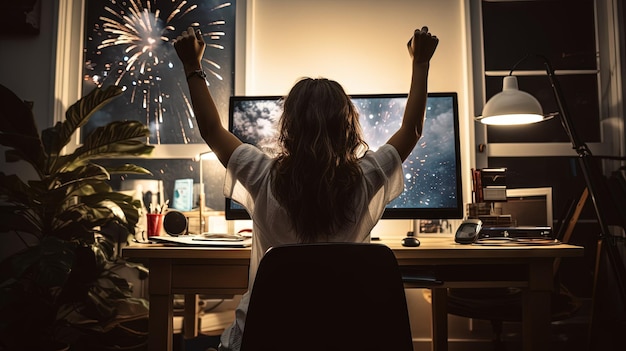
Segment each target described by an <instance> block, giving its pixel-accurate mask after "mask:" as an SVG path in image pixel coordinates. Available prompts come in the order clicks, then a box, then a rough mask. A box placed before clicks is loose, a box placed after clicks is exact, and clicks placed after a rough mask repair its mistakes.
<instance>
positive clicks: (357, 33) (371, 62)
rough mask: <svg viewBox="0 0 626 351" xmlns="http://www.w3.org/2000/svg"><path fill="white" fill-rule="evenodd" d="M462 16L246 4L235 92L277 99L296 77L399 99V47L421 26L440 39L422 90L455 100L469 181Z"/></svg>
mask: <svg viewBox="0 0 626 351" xmlns="http://www.w3.org/2000/svg"><path fill="white" fill-rule="evenodd" d="M466 12H467V11H466V9H465V4H464V1H462V0H419V1H416V0H393V1H374V0H342V1H336V0H319V1H290V0H256V1H255V0H249V1H248V6H247V18H248V20H247V28H246V36H247V38H248V40H247V41H246V43H247V45H246V47H245V67H246V75H245V87H244V89H243V90H242V89H241V87H238V89H239V90H240V91H243V92H244V93H245V94H248V95H284V94H286V93H287V92H288V91H289V89H290V88H291V86H292V85H293V84H294V83H295V82H296V80H298V79H299V78H301V77H303V76H309V77H320V76H323V77H327V78H330V79H334V80H337V81H338V82H340V83H341V84H342V85H343V86H344V88H345V89H346V91H347V93H348V94H367V93H403V92H407V91H408V87H409V83H410V77H411V66H410V57H409V55H408V52H407V49H406V43H407V41H408V40H409V39H410V37H411V36H412V33H413V30H414V29H415V28H421V26H423V25H427V26H428V27H429V29H430V31H431V32H432V33H434V34H435V35H437V37H438V38H439V39H440V42H439V46H438V48H437V51H436V53H435V55H434V57H433V59H432V61H431V69H430V75H429V91H431V92H448V91H453V92H457V93H458V94H459V113H460V116H461V122H460V128H461V135H462V139H461V147H462V151H463V153H464V155H463V159H462V167H463V170H462V172H463V173H462V175H466V174H470V171H469V168H470V164H472V163H473V160H472V157H473V156H472V152H471V151H472V150H471V148H470V147H469V145H473V142H472V141H471V139H473V137H472V138H470V135H473V125H474V122H473V120H471V117H473V116H470V114H469V111H473V108H470V107H469V101H471V100H470V97H471V95H470V89H469V88H468V81H469V79H470V72H469V70H468V67H469V65H468V62H467V60H468V59H469V57H470V55H468V52H467V50H468V45H469V34H468V33H469V32H468V31H467V30H466V17H465V16H466V15H465V14H466ZM465 181H466V182H464V183H465V184H464V189H465V196H464V198H465V199H469V198H470V197H469V191H470V187H469V183H468V182H467V179H465ZM466 202H467V201H466ZM453 227H454V226H453ZM408 230H410V223H409V221H385V222H384V223H381V225H379V226H377V228H376V229H375V232H374V234H376V235H381V236H383V235H393V236H404V235H405V234H406V232H407V231H408Z"/></svg>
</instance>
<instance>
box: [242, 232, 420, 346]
mask: <svg viewBox="0 0 626 351" xmlns="http://www.w3.org/2000/svg"><path fill="white" fill-rule="evenodd" d="M241 350H242V351H251V350H263V351H266V350H290V351H292V350H316V351H318V350H385V351H393V350H398V351H401V350H413V346H412V339H411V329H410V324H409V316H408V311H407V305H406V297H405V294H404V286H403V284H402V278H401V275H400V271H399V269H398V263H397V261H396V258H395V256H394V254H393V251H391V249H389V248H388V247H387V246H384V245H379V244H365V243H363V244H355V243H324V244H305V245H285V246H278V247H274V248H272V249H270V250H269V251H268V252H267V253H266V254H265V256H264V257H263V259H262V260H261V263H260V265H259V269H258V271H257V274H256V279H255V282H254V286H253V288H252V295H251V297H250V304H249V308H248V314H247V317H246V324H245V328H244V333H243V340H242V347H241Z"/></svg>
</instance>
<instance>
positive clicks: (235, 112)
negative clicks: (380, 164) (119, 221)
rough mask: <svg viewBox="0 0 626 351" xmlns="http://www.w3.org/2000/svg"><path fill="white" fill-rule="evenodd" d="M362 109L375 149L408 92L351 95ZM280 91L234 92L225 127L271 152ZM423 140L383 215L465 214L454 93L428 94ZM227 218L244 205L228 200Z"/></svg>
mask: <svg viewBox="0 0 626 351" xmlns="http://www.w3.org/2000/svg"><path fill="white" fill-rule="evenodd" d="M351 99H352V102H353V103H354V105H355V107H356V108H357V109H358V111H359V114H360V120H361V126H362V129H363V134H364V138H365V141H366V142H367V144H368V145H369V147H370V149H372V150H376V149H377V148H378V147H380V146H381V145H383V144H384V143H385V142H387V140H388V139H389V137H391V135H392V134H393V133H395V131H396V130H398V128H399V127H400V124H401V123H402V116H403V113H404V109H405V106H406V99H407V95H406V94H376V95H351ZM281 103H282V97H280V96H233V97H231V98H230V111H229V129H230V131H232V132H233V133H234V134H235V135H236V136H237V137H238V138H239V139H241V141H243V142H244V143H249V144H253V145H256V146H257V147H259V148H260V149H261V150H263V151H264V152H266V153H268V154H270V155H275V153H276V150H277V137H278V131H277V126H278V119H279V118H280V114H281V111H282V110H281ZM422 134H423V135H422V137H421V139H420V140H419V141H418V143H417V145H416V146H415V148H414V149H413V152H412V153H411V154H410V155H409V157H408V158H407V159H406V160H405V161H404V163H403V165H402V167H403V173H404V191H403V192H402V194H401V195H400V196H399V197H397V198H396V199H394V200H393V201H391V202H390V203H389V204H388V205H387V207H386V208H385V212H384V213H383V218H385V219H444V218H445V219H451V218H462V217H463V199H462V186H461V161H460V160H461V158H460V149H459V118H458V105H457V94H456V93H429V94H428V100H427V106H426V120H425V122H424V129H423V133H422ZM225 213H226V219H249V218H250V217H249V215H248V213H247V212H246V210H245V209H244V208H243V207H242V206H241V205H239V204H238V203H236V202H235V201H232V200H230V199H226V208H225Z"/></svg>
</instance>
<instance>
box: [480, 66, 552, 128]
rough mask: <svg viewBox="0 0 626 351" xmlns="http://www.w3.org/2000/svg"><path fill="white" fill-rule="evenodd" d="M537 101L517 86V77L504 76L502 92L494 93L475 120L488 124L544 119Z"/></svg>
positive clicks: (531, 121) (528, 121)
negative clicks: (481, 113)
mask: <svg viewBox="0 0 626 351" xmlns="http://www.w3.org/2000/svg"><path fill="white" fill-rule="evenodd" d="M545 119H546V117H545V116H544V115H543V109H542V108H541V104H539V101H537V99H535V98H534V97H533V96H532V95H530V94H528V93H527V92H524V91H521V90H519V89H518V88H517V77H515V76H506V77H504V80H503V81H502V92H500V93H498V94H496V95H494V96H493V97H492V98H491V99H489V101H487V103H486V104H485V107H484V108H483V115H482V116H480V117H477V118H476V120H477V121H480V122H481V123H483V124H490V125H520V124H529V123H536V122H541V121H543V120H545Z"/></svg>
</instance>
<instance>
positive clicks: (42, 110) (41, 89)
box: [0, 0, 58, 174]
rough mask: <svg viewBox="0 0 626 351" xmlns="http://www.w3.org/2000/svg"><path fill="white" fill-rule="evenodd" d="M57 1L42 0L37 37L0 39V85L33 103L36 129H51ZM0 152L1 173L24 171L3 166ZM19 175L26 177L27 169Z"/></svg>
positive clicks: (13, 165)
mask: <svg viewBox="0 0 626 351" xmlns="http://www.w3.org/2000/svg"><path fill="white" fill-rule="evenodd" d="M57 2H58V1H57V0H47V1H41V21H40V34H39V35H37V36H0V84H2V85H4V86H6V87H7V88H9V89H11V90H12V91H13V92H14V93H15V94H16V95H17V96H18V97H20V98H21V99H22V100H28V101H33V102H34V107H33V109H34V110H33V113H34V115H35V118H36V121H37V125H38V128H39V130H42V129H44V128H47V127H48V126H51V125H52V120H53V116H52V104H53V101H54V94H53V92H54V76H55V73H54V67H55V57H56V45H55V44H54V43H55V42H56V33H57V32H56V17H57V15H56V12H57V7H58V4H57ZM0 153H1V154H2V155H1V156H0V170H2V171H3V172H5V173H9V174H11V173H16V172H17V170H18V169H23V167H20V165H19V164H6V163H5V161H4V148H2V147H0ZM18 167H19V168H18ZM22 172H24V173H25V174H29V169H24V170H23V171H22Z"/></svg>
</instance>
